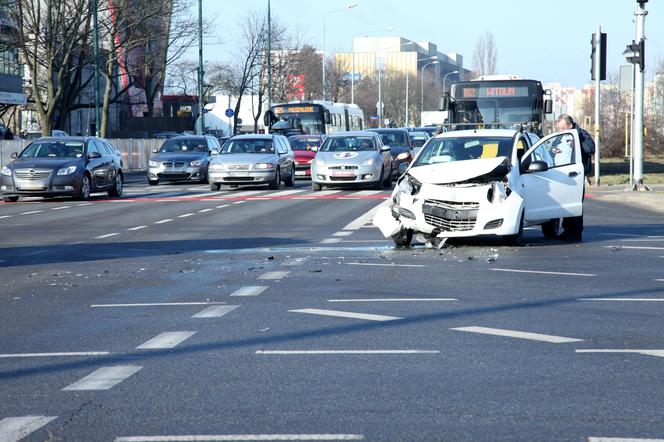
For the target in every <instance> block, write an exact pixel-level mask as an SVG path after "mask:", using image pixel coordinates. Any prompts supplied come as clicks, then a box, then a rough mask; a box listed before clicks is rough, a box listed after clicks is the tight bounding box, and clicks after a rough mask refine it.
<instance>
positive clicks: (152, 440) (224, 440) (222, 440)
mask: <svg viewBox="0 0 664 442" xmlns="http://www.w3.org/2000/svg"><path fill="white" fill-rule="evenodd" d="M363 439H364V436H363V435H361V434H206V435H182V436H176V435H173V436H125V437H116V438H115V442H235V441H249V442H251V441H253V442H258V441H337V440H363Z"/></svg>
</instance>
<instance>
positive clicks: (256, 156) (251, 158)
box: [212, 153, 278, 164]
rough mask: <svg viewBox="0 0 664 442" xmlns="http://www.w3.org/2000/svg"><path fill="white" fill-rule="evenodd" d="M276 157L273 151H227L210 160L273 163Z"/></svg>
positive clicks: (239, 162) (233, 162)
mask: <svg viewBox="0 0 664 442" xmlns="http://www.w3.org/2000/svg"><path fill="white" fill-rule="evenodd" d="M277 158H278V157H277V154H274V153H269V154H262V153H229V154H221V155H217V156H215V157H214V158H213V159H212V162H213V163H224V164H256V163H274V162H276V161H277Z"/></svg>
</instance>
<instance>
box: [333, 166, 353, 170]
mask: <svg viewBox="0 0 664 442" xmlns="http://www.w3.org/2000/svg"><path fill="white" fill-rule="evenodd" d="M328 169H330V170H357V166H330V167H328Z"/></svg>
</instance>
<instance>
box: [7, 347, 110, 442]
mask: <svg viewBox="0 0 664 442" xmlns="http://www.w3.org/2000/svg"><path fill="white" fill-rule="evenodd" d="M110 354H111V353H110V352H107V351H69V352H52V353H5V354H0V358H2V359H12V358H58V357H78V356H108V355H110ZM1 440H2V439H0V441H1Z"/></svg>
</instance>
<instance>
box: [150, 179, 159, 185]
mask: <svg viewBox="0 0 664 442" xmlns="http://www.w3.org/2000/svg"><path fill="white" fill-rule="evenodd" d="M148 184H149V185H150V186H156V185H157V184H159V180H148Z"/></svg>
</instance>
